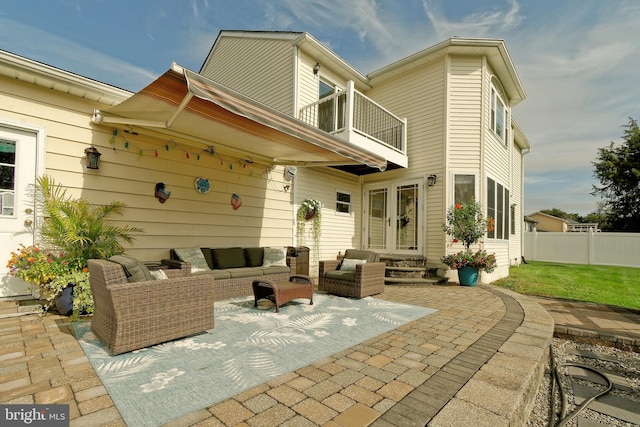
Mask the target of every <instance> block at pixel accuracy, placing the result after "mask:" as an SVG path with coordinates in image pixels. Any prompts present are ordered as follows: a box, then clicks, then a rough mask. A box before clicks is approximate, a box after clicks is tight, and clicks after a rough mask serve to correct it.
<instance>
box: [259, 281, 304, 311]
mask: <svg viewBox="0 0 640 427" xmlns="http://www.w3.org/2000/svg"><path fill="white" fill-rule="evenodd" d="M252 286H253V296H254V298H255V303H254V307H257V306H258V300H260V299H263V298H264V299H268V300H270V301H273V303H274V304H275V305H276V313H279V312H280V306H282V305H283V304H286V303H288V302H289V301H291V300H294V299H297V298H309V300H310V301H309V304H310V305H313V279H311V277H309V276H305V275H304V274H292V275H291V277H290V278H289V281H288V282H272V281H270V280H267V279H257V280H254V281H253V283H252Z"/></svg>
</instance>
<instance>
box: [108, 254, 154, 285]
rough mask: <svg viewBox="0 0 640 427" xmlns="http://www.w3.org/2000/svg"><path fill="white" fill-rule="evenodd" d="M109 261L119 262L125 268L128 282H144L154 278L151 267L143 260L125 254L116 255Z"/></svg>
mask: <svg viewBox="0 0 640 427" xmlns="http://www.w3.org/2000/svg"><path fill="white" fill-rule="evenodd" d="M109 261H112V262H115V263H118V264H120V265H121V266H122V268H123V269H124V273H125V274H126V276H127V281H128V282H144V281H145V280H154V279H153V276H152V275H151V273H150V272H149V269H148V268H147V266H146V265H144V264H143V263H142V261H138V260H137V259H135V258H131V257H130V256H125V255H114V256H112V257H111V258H109Z"/></svg>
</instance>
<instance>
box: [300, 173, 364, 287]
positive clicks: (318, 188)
mask: <svg viewBox="0 0 640 427" xmlns="http://www.w3.org/2000/svg"><path fill="white" fill-rule="evenodd" d="M359 182H360V181H359V178H358V177H357V176H355V175H351V174H347V173H344V172H341V171H338V170H335V169H329V168H298V173H297V174H296V177H295V184H294V185H295V188H293V192H294V195H295V208H296V209H297V207H298V206H300V204H301V203H302V201H303V200H304V199H306V198H313V199H316V200H319V201H320V202H321V203H322V235H321V237H320V253H319V254H315V253H314V252H313V251H314V248H313V246H314V243H313V241H312V240H311V239H309V238H307V239H306V240H305V242H304V244H303V246H307V247H309V248H310V249H311V254H310V263H311V267H310V270H311V274H312V276H316V275H317V271H318V270H317V261H318V260H323V259H336V257H337V256H338V253H339V252H342V253H343V254H344V251H345V250H346V249H350V248H358V249H359V248H361V241H360V236H361V230H362V225H361V217H360V213H361V211H362V194H361V189H360V183H359ZM336 191H343V192H347V193H351V214H349V215H346V214H343V213H337V212H336V208H335V206H336ZM309 228H310V227H309V226H307V227H306V229H307V230H309Z"/></svg>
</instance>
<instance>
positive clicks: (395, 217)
mask: <svg viewBox="0 0 640 427" xmlns="http://www.w3.org/2000/svg"><path fill="white" fill-rule="evenodd" d="M423 188H424V184H423V180H414V181H402V182H389V183H377V184H369V185H367V186H365V200H366V205H365V212H364V217H365V236H366V240H365V246H366V248H367V249H369V250H375V251H377V252H386V253H395V254H420V253H422V245H423V233H422V230H423V217H424V215H422V212H424V202H423Z"/></svg>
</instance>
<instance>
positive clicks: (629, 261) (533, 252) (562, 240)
mask: <svg viewBox="0 0 640 427" xmlns="http://www.w3.org/2000/svg"><path fill="white" fill-rule="evenodd" d="M523 242H524V243H523V244H524V248H523V255H524V257H525V259H526V260H527V261H529V260H531V261H550V262H564V263H568V264H592V265H614V266H620V267H640V233H602V232H601V233H594V232H588V233H547V232H545V233H542V232H540V233H538V232H536V231H534V232H527V233H524V239H523Z"/></svg>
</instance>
